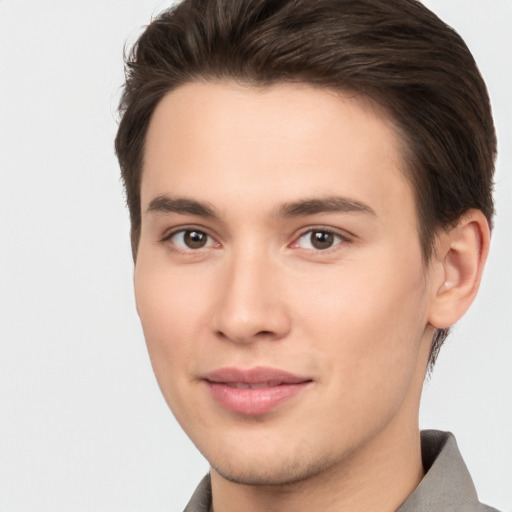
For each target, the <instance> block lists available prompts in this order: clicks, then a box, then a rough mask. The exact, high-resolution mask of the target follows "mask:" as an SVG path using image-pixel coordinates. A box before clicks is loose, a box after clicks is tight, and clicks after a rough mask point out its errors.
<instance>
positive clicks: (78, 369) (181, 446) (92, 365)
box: [0, 0, 512, 512]
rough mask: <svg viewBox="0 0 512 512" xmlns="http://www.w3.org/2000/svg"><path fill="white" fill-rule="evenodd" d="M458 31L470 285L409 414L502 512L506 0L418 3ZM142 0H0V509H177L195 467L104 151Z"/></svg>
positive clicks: (510, 60) (509, 313) (506, 468)
mask: <svg viewBox="0 0 512 512" xmlns="http://www.w3.org/2000/svg"><path fill="white" fill-rule="evenodd" d="M426 3H427V5H429V6H430V7H431V8H433V9H434V10H435V11H436V12H437V13H438V14H440V15H441V16H442V17H443V18H444V19H445V20H446V21H448V22H449V23H450V24H452V25H453V26H454V27H455V28H456V29H457V30H458V31H459V32H460V33H461V34H462V36H463V37H464V38H465V39H466V41H467V43H468V45H469V46H470V48H471V49H472V51H473V52H474V55H475V57H476V59H477V61H478V62H479V64H480V68H481V70H482V73H483V75H484V77H485V78H486V79H487V82H488V86H489V89H490V94H491V97H492V101H493V105H494V110H495V119H496V125H497V129H498V133H499V139H500V157H499V160H498V172H497V179H496V198H497V207H498V215H497V219H496V229H495V232H494V236H493V241H492V254H491V257H490V261H489V264H488V268H487V270H486V273H485V277H484V282H483V286H482V290H481V293H480V296H479V298H478V300H477V302H476V303H475V305H474V306H473V308H472V310H471V311H470V313H469V314H468V315H467V317H466V318H465V320H464V321H463V322H461V323H460V325H459V326H458V327H457V329H456V331H455V333H454V335H453V336H452V337H451V338H450V339H449V341H448V342H447V345H446V346H445V348H444V350H443V351H442V353H441V357H440V360H439V362H438V364H437V367H436V370H435V372H434V376H433V378H432V380H431V382H430V383H428V384H427V386H426V391H425V395H424V399H423V406H422V415H421V425H422V427H424V428H428V427H436V428H441V429H447V430H451V431H453V432H455V434H456V435H457V439H458V442H459V445H460V447H461V449H462V452H463V454H464V456H465V459H466V462H467V464H468V466H469V468H470V470H471V472H472V474H473V477H474V480H475V482H476V486H477V488H478V490H479V493H480V496H481V498H482V500H484V501H486V502H489V503H490V504H493V505H494V506H497V507H499V508H501V509H502V510H503V511H505V512H510V511H512V485H511V482H512V478H511V477H512V469H511V461H512V435H511V434H512V412H511V398H512V371H511V363H512V343H511V335H512V328H511V317H512V300H511V296H512V278H511V272H510V265H511V262H512V101H511V98H510V90H511V83H512V30H511V29H512V1H511V0H489V1H486V2H483V1H482V0H472V1H469V0H430V1H428V2H426ZM167 5H168V3H167V2H163V1H156V0H153V1H151V0H123V1H121V0H107V1H106V0H89V1H88V2H80V3H79V2H70V1H69V0H53V1H51V0H46V1H44V0H40V1H36V0H0V173H1V175H0V179H1V184H0V247H1V249H0V273H1V274H0V276H1V282H0V292H1V293H0V335H1V345H0V510H1V511H3V512H15V511H24V512H36V511H37V512H42V511H44V512H59V511H61V512H68V511H73V512H79V511H80V512H81V511H84V512H100V511H119V512H121V511H122V512H132V511H133V512H135V511H137V512H139V511H142V510H143V511H145V512H156V511H178V510H181V509H182V508H183V506H184V505H185V504H186V502H187V500H188V498H189V496H190V494H191V492H192V490H193V488H194V487H195V485H196V483H197V482H198V480H199V479H200V477H201V476H202V475H203V474H204V473H205V471H206V470H207V464H206V462H205V461H204V460H202V458H201V457H200V456H199V455H198V454H197V453H196V451H195V449H194V447H193V446H192V445H191V443H190V442H189V441H188V439H187V438H186V436H185V435H184V434H183V433H182V432H181V431H180V429H179V427H178V426H177V425H176V423H175V421H174V419H173V418H172V416H171V414H170V413H169V412H168V410H167V407H166V405H165V403H164V401H163V399H162V398H161V396H160V392H159V390H158V388H157V385H156V382H155V380H154V377H153V374H152V371H151V368H150V364H149V361H148V357H147V354H146V349H145V346H144V341H143V337H142V333H141V329H140V326H139V323H138V319H137V317H136V313H135V308H134V301H133V298H132V284H131V280H132V262H131V256H130V247H129V240H128V229H129V226H128V214H127V211H125V209H124V204H123V197H122V193H121V185H120V181H119V178H118V174H119V172H118V167H117V163H116V160H115V158H114V154H113V142H112V141H113V138H114V134H115V131H116V114H115V107H116V104H117V101H118V95H119V87H120V85H121V83H122V78H123V77H122V46H123V44H124V42H125V40H128V41H133V40H134V38H135V37H136V36H137V35H138V34H139V31H140V28H141V26H142V25H144V24H145V23H147V22H148V21H149V19H150V17H151V16H152V15H154V14H156V13H157V12H159V11H160V10H161V9H163V8H164V7H166V6H167Z"/></svg>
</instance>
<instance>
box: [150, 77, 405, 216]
mask: <svg viewBox="0 0 512 512" xmlns="http://www.w3.org/2000/svg"><path fill="white" fill-rule="evenodd" d="M402 167H403V164H402V158H401V139H400V138H399V136H398V135H397V131H396V130H395V127H394V125H393V122H392V120H391V119H390V117H389V116H388V115H387V113H386V112H385V111H384V110H383V109H381V108H380V107H378V106H377V105H376V104H375V103H373V102H372V101H371V100H368V99H366V98H361V97H357V96H355V95H349V94H341V93H339V92H335V91H332V90H328V89H320V88H315V87H312V86H309V85H303V84H301V85H298V84H277V85H274V86H271V87H265V88H254V87H248V86H247V87H246V86H241V85H237V84H232V83H204V82H203V83H191V84H187V85H184V86H181V87H180V88H178V89H176V90H174V91H173V92H171V93H169V94H168V95H167V96H166V97H165V98H164V99H163V100H162V101H161V102H160V103H159V105H158V106H157V108H156V109H155V112H154V114H153V117H152V120H151V123H150V126H149V129H148V134H147V140H146V147H145V158H144V167H143V177H142V190H141V193H142V203H143V204H142V208H143V210H144V206H145V205H147V204H148V202H149V201H151V200H152V199H153V198H154V197H156V196H158V195H161V194H171V195H173V196H175V195H180V196H190V195H191V194H193V195H194V196H195V198H198V199H204V200H207V201H209V202H212V201H213V202H222V201H224V203H227V204H224V206H225V207H227V206H229V205H230V204H231V203H229V201H234V202H235V203H236V202H237V200H242V201H243V202H244V203H246V204H247V205H249V204H251V201H253V200H254V203H253V204H252V206H255V205H256V204H257V205H258V207H259V208H260V209H261V208H263V207H264V206H265V205H266V204H267V203H269V207H270V203H271V202H272V201H283V202H285V201H293V200H294V199H296V197H297V196H311V195H328V194H331V193H332V192H333V187H336V192H337V193H340V194H342V195H344V196H350V197H351V198H352V199H355V200H365V201H368V200H371V201H372V203H373V204H372V208H373V209H374V210H376V211H379V210H385V209H386V208H387V206H388V204H389V203H390V202H392V201H393V200H402V199H403V198H399V197H395V196H397V195H400V194H401V193H404V190H405V189H406V190H405V193H407V194H409V195H411V191H410V190H409V186H408V182H407V180H405V179H404V175H403V173H402ZM397 193H398V194H397ZM238 202H240V201H238ZM221 206H222V205H221Z"/></svg>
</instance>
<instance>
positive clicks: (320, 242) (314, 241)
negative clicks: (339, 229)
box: [296, 229, 345, 251]
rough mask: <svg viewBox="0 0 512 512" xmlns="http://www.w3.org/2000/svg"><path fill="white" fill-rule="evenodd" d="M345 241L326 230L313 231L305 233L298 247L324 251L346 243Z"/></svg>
mask: <svg viewBox="0 0 512 512" xmlns="http://www.w3.org/2000/svg"><path fill="white" fill-rule="evenodd" d="M344 241H345V239H344V238H343V237H342V236H341V235H338V234H336V233H333V232H332V231H328V230H325V229H311V230H309V231H306V232H305V233H303V234H302V235H301V236H300V238H299V239H298V240H297V242H296V245H297V246H298V247H301V248H302V249H312V250H315V251H323V250H326V249H330V248H331V247H333V246H335V245H339V244H340V243H342V242H344Z"/></svg>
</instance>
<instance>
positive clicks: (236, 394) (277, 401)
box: [207, 381, 311, 416]
mask: <svg viewBox="0 0 512 512" xmlns="http://www.w3.org/2000/svg"><path fill="white" fill-rule="evenodd" d="M310 383H311V382H310V381H307V382H300V383H298V384H281V385H279V386H272V387H268V388H247V389H239V388H233V387H230V386H227V385H226V384H223V383H221V382H219V383H217V382H208V381H207V384H208V387H209V389H210V392H211V394H212V395H213V398H214V399H215V400H216V401H217V402H218V403H219V404H220V405H221V406H222V407H223V408H224V409H227V410H228V411H231V412H236V413H239V414H245V415H249V416H256V415H259V414H265V413H268V412H270V411H272V410H273V409H275V408H276V407H277V406H279V405H281V404H282V403H283V402H286V401H287V400H290V399H291V398H293V397H294V396H296V395H297V394H298V393H300V392H301V391H302V390H303V389H305V388H306V387H307V386H308V385H309V384H310Z"/></svg>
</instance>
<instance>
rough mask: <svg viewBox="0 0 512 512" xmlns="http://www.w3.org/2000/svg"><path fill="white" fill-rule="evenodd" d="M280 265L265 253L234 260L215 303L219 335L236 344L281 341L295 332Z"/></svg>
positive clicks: (224, 277) (213, 324)
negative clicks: (292, 330)
mask: <svg viewBox="0 0 512 512" xmlns="http://www.w3.org/2000/svg"><path fill="white" fill-rule="evenodd" d="M280 274H281V273H280V272H279V269H278V265H277V264H275V263H274V264H273V263H272V262H271V261H269V258H268V257H267V258H266V257H264V256H262V255H261V254H259V255H258V254H253V255H248V256H246V257H243V256H240V257H236V258H235V257H233V258H232V261H231V262H230V263H229V264H228V265H227V268H226V269H225V272H224V273H223V276H222V277H223V279H222V281H223V282H222V283H221V284H220V286H221V292H220V293H219V295H218V301H217V302H216V304H215V311H214V315H213V323H212V327H213V329H214V331H215V334H216V335H217V336H219V337H221V338H223V339H226V340H230V341H232V342H235V343H243V344H247V343H251V342H254V341H256V340H260V339H261V340H263V339H266V340H279V339H282V338H284V337H285V336H286V335H287V334H288V333H289V331H290V329H291V323H292V322H291V317H290V312H289V311H288V308H287V305H286V300H285V296H284V295H285V293H284V290H283V287H282V286H280Z"/></svg>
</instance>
